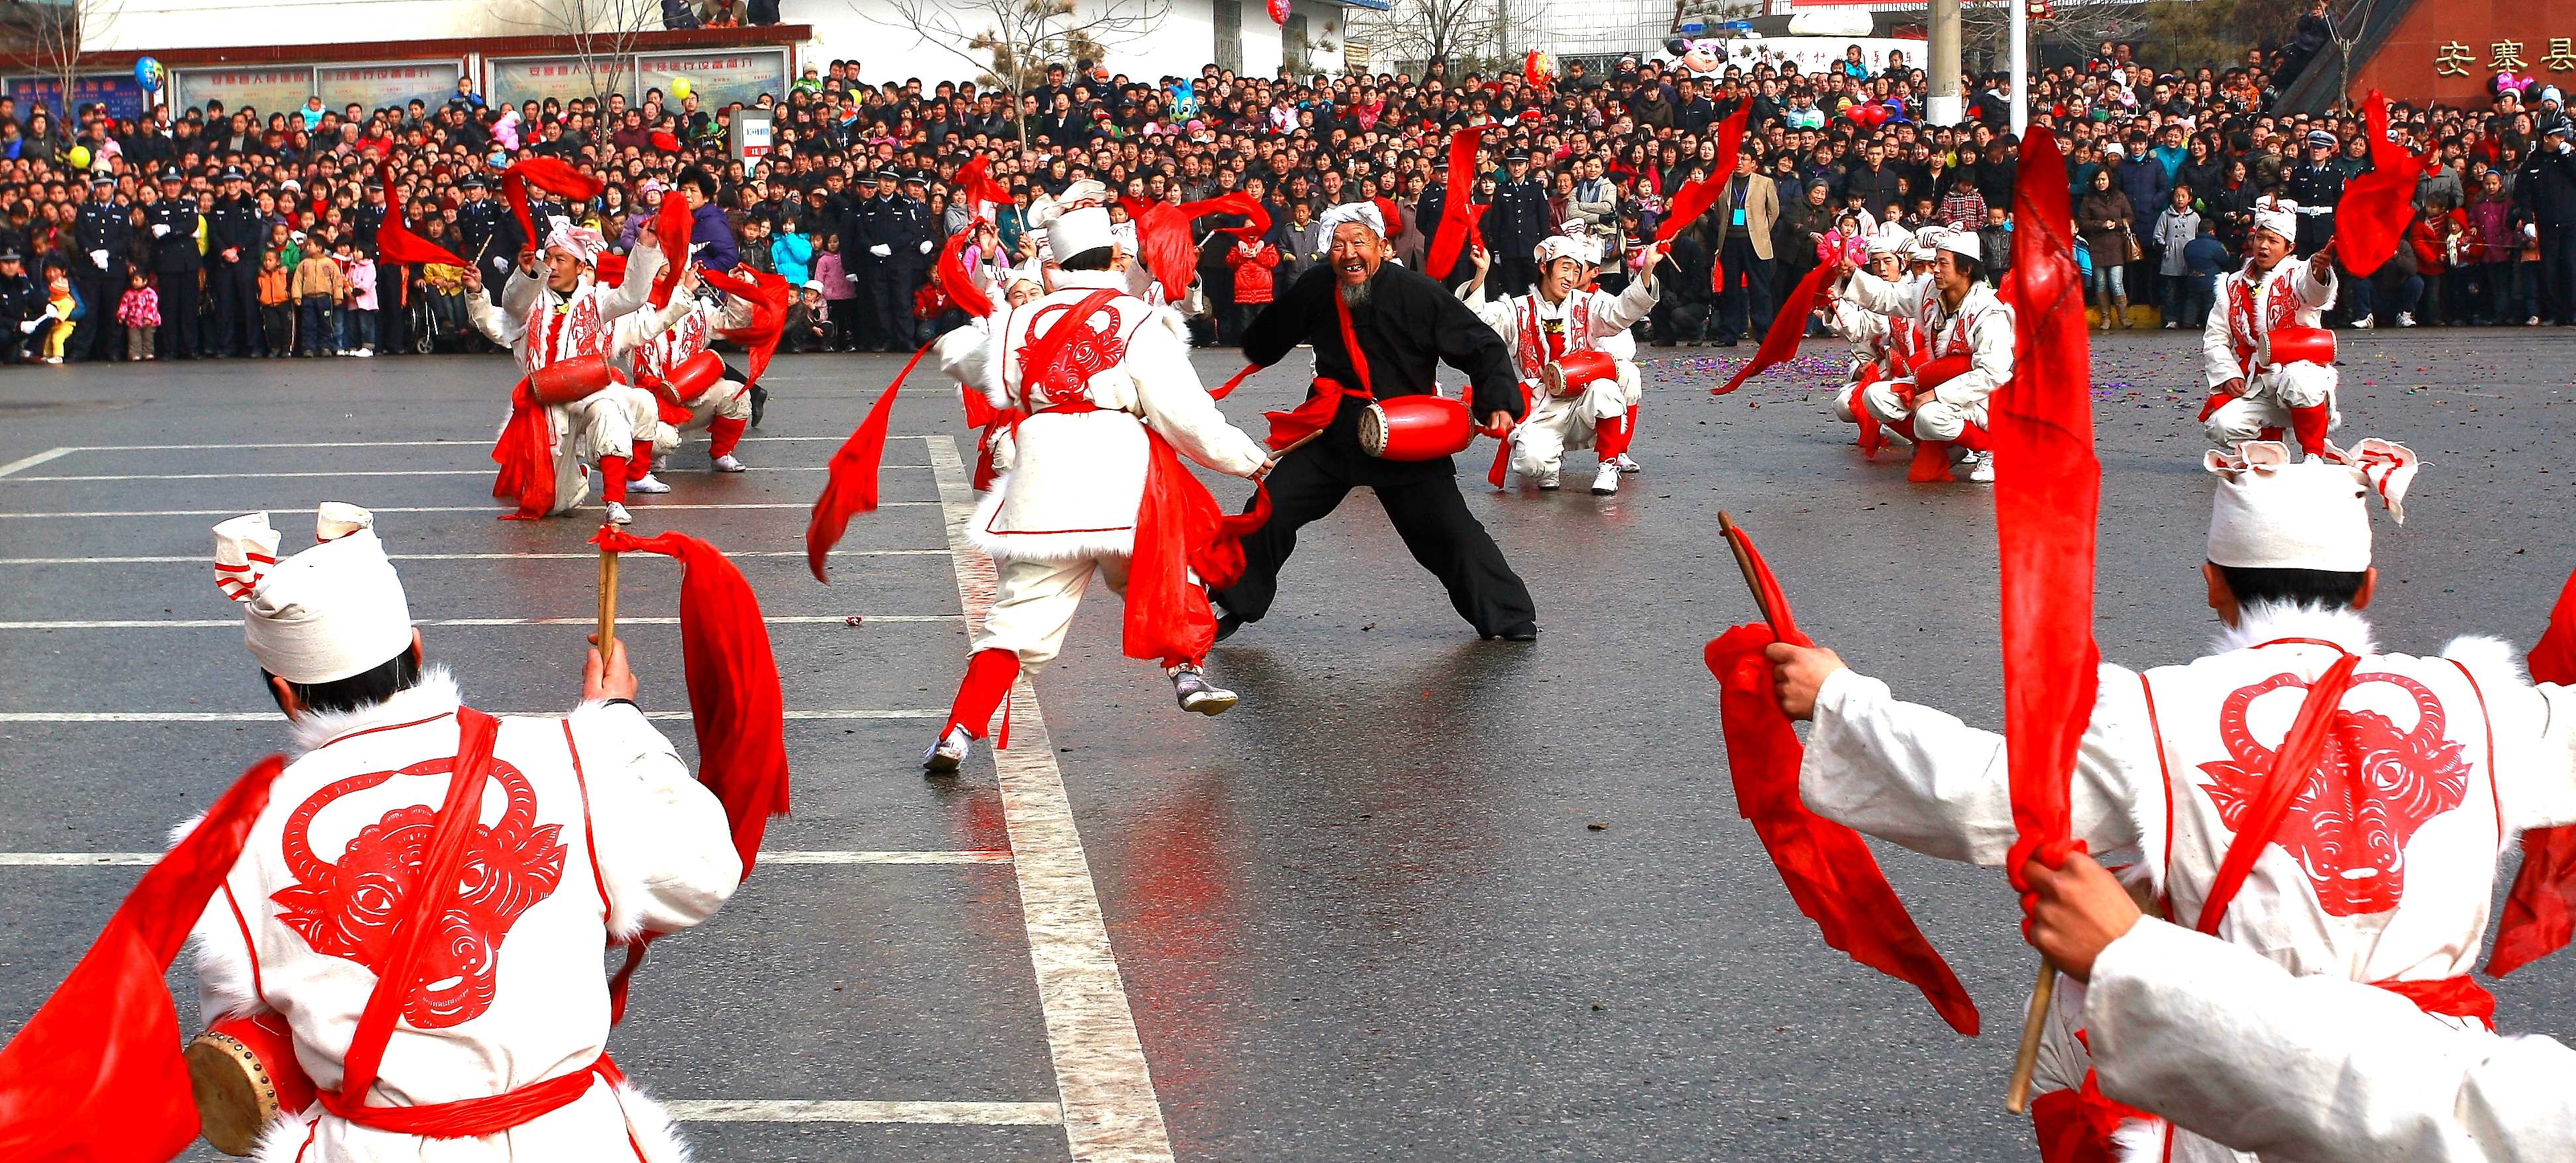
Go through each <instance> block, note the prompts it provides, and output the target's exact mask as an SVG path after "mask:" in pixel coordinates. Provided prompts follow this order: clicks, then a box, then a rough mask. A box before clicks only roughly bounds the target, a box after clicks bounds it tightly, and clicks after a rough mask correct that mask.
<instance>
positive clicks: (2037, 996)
mask: <svg viewBox="0 0 2576 1163" xmlns="http://www.w3.org/2000/svg"><path fill="white" fill-rule="evenodd" d="M2056 1003H2057V963H2056V962H2054V961H2051V960H2049V959H2048V958H2045V957H2042V958H2040V959H2039V984H2037V985H2035V986H2032V987H2031V991H2030V1013H2029V1014H2028V1015H2027V1016H2025V1017H2023V1018H2022V1022H2021V1048H2020V1049H2018V1050H2015V1051H2014V1052H2013V1072H2012V1083H2011V1085H2009V1086H2006V1087H2005V1088H2004V1109H2005V1110H2007V1111H2010V1112H2012V1113H2013V1114H2025V1113H2028V1112H2029V1110H2030V1075H2031V1071H2032V1070H2034V1069H2036V1068H2037V1067H2038V1065H2039V1033H2040V1028H2041V1023H2044V1022H2046V1021H2047V1020H2048V1011H2049V1010H2050V1009H2052V1008H2054V1007H2055V1005H2056Z"/></svg>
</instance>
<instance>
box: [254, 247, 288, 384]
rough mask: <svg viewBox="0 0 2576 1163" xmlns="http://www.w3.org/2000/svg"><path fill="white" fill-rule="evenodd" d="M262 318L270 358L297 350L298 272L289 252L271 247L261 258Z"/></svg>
mask: <svg viewBox="0 0 2576 1163" xmlns="http://www.w3.org/2000/svg"><path fill="white" fill-rule="evenodd" d="M259 318H260V330H261V332H262V333H263V334H262V337H261V339H262V344H263V350H262V351H261V352H260V354H261V355H263V356H266V357H267V358H269V359H285V358H286V357H288V356H291V355H293V354H295V272H293V271H290V270H288V269H286V255H285V254H284V253H283V252H280V251H275V250H272V251H269V252H267V253H265V254H262V255H261V256H260V258H259Z"/></svg>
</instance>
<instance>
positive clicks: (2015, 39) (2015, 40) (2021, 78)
mask: <svg viewBox="0 0 2576 1163" xmlns="http://www.w3.org/2000/svg"><path fill="white" fill-rule="evenodd" d="M2011 3H2012V32H2011V34H2010V35H2011V36H2012V131H2013V136H2014V137H2016V138H2018V137H2020V136H2021V135H2022V134H2024V133H2027V132H2029V131H2030V5H2031V0H2011Z"/></svg>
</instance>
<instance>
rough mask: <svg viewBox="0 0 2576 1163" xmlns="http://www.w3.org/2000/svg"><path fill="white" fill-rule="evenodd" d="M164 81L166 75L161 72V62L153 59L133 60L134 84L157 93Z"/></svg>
mask: <svg viewBox="0 0 2576 1163" xmlns="http://www.w3.org/2000/svg"><path fill="white" fill-rule="evenodd" d="M165 79H166V74H164V73H163V72H162V69H161V62H160V61H159V60H158V59H156V58H153V57H138V58H136V59H135V61H134V83H135V84H138V85H141V86H143V87H144V88H146V89H152V90H155V91H158V90H159V89H160V88H161V85H162V82H163V81H164V80H165Z"/></svg>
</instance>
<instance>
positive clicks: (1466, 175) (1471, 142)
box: [1422, 125, 1499, 279]
mask: <svg viewBox="0 0 2576 1163" xmlns="http://www.w3.org/2000/svg"><path fill="white" fill-rule="evenodd" d="M1496 128H1499V127H1498V126H1492V125H1471V126H1468V127H1467V128H1465V129H1461V130H1459V131H1458V132H1456V133H1453V134H1450V135H1449V169H1448V170H1447V172H1446V173H1445V175H1444V176H1443V177H1442V179H1441V180H1442V182H1444V183H1445V186H1444V187H1443V188H1444V189H1445V190H1446V191H1447V193H1446V196H1445V197H1444V198H1443V199H1442V200H1441V203H1440V222H1439V225H1438V226H1436V227H1434V228H1433V229H1432V231H1431V252H1430V253H1429V254H1428V255H1425V256H1424V257H1423V260H1422V273H1424V274H1426V275H1429V276H1431V277H1432V278H1435V279H1445V278H1448V277H1449V272H1450V270H1451V269H1452V268H1454V267H1456V266H1457V264H1458V251H1459V248H1460V247H1462V246H1464V245H1466V242H1467V236H1468V235H1470V234H1472V233H1474V226H1475V213H1476V210H1477V206H1476V204H1475V203H1474V202H1473V201H1471V200H1470V198H1471V196H1472V195H1473V194H1474V193H1475V192H1476V150H1477V147H1478V146H1480V145H1481V144H1483V142H1484V140H1485V134H1487V133H1488V132H1491V131H1492V130H1494V129H1496Z"/></svg>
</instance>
